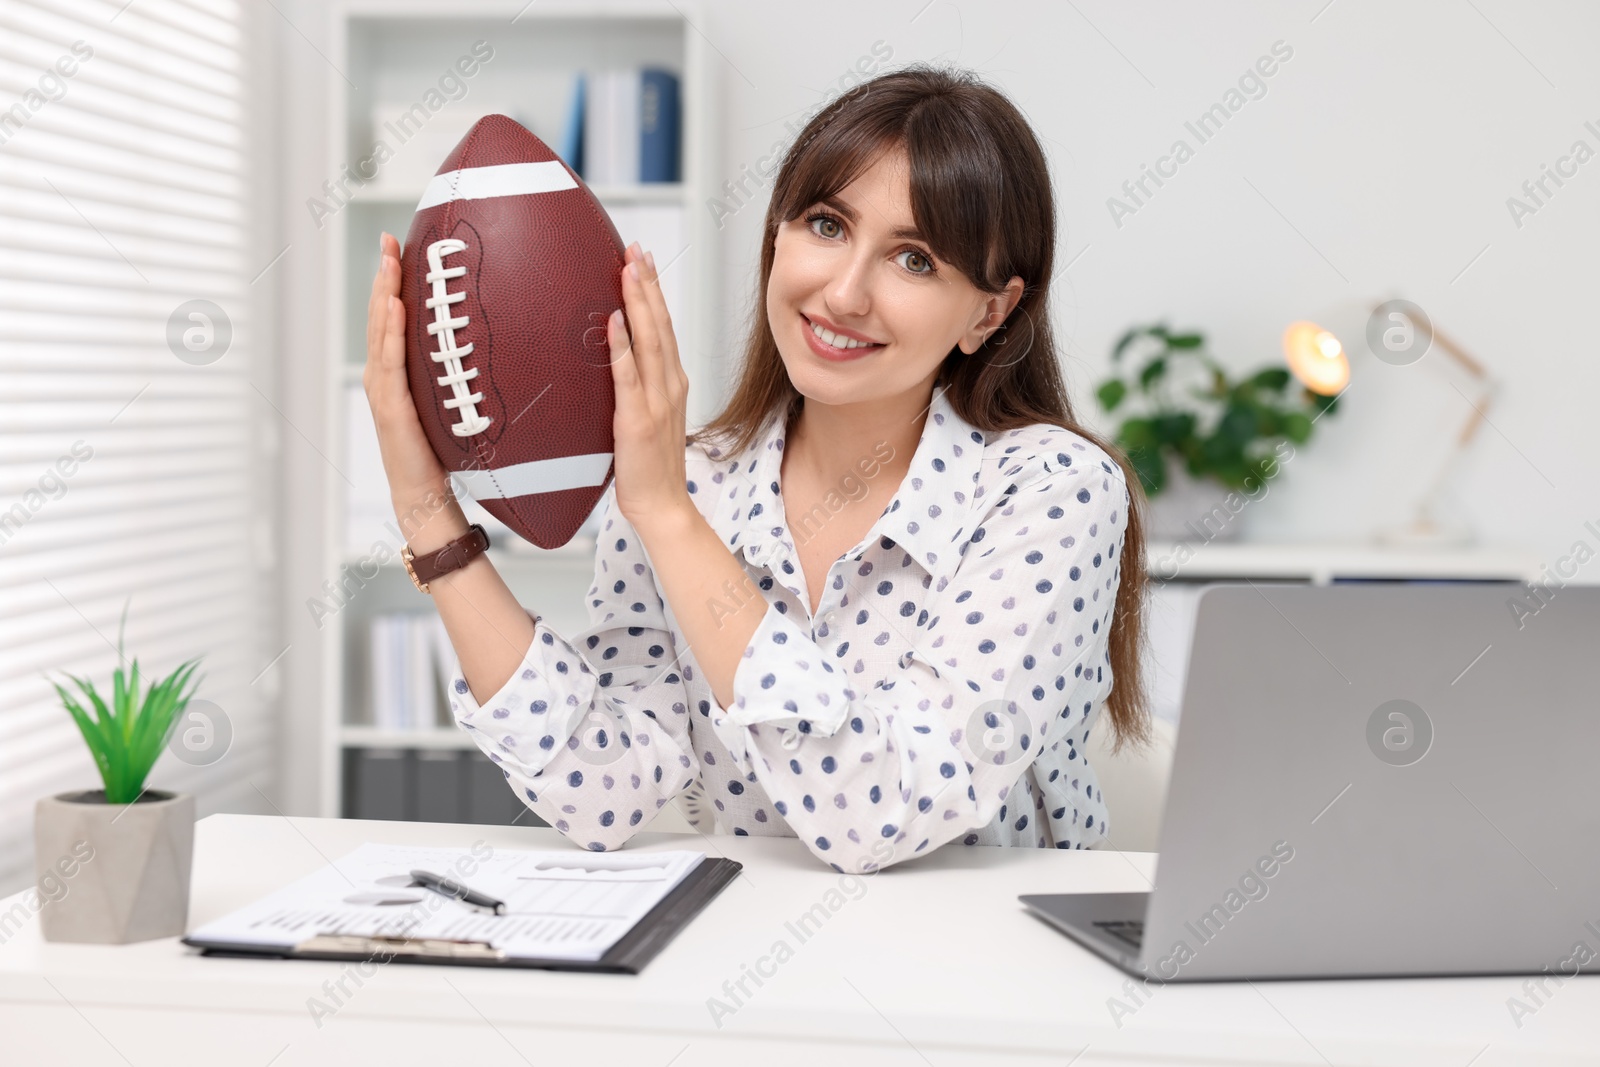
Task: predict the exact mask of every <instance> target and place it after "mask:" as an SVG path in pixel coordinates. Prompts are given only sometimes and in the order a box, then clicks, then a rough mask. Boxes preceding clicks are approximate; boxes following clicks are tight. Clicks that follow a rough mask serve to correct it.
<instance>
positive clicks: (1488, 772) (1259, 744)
mask: <svg viewBox="0 0 1600 1067" xmlns="http://www.w3.org/2000/svg"><path fill="white" fill-rule="evenodd" d="M1596 781H1600V588H1593V587H1591V588H1584V587H1578V586H1567V587H1564V588H1545V589H1543V590H1540V591H1539V592H1538V595H1535V593H1534V592H1531V591H1530V590H1529V588H1528V587H1525V586H1522V585H1517V584H1511V583H1499V582H1486V583H1448V584H1409V583H1371V584H1365V583H1363V584H1351V585H1332V586H1284V585H1269V584H1262V583H1250V584H1247V585H1219V586H1214V587H1211V588H1208V589H1207V590H1206V591H1205V592H1204V593H1203V594H1202V595H1201V597H1200V600H1199V604H1198V607H1197V613H1196V619H1195V629H1194V640H1193V645H1192V648H1191V654H1190V657H1189V671H1188V676H1187V678H1186V680H1185V687H1184V695H1183V706H1182V715H1181V724H1180V728H1179V731H1178V739H1177V745H1176V748H1175V750H1174V753H1173V766H1172V778H1171V783H1170V785H1169V787H1168V792H1167V800H1166V811H1165V815H1164V817H1163V820H1162V827H1161V837H1160V862H1159V864H1158V867H1157V871H1156V877H1155V883H1154V887H1153V888H1152V890H1151V891H1150V892H1147V893H1112V894H1074V893H1046V894H1034V895H1027V896H1021V897H1019V898H1018V899H1020V900H1021V901H1022V903H1023V904H1024V905H1025V906H1026V907H1027V908H1028V910H1029V911H1031V912H1032V913H1033V914H1034V915H1036V916H1038V917H1039V918H1041V919H1043V920H1044V921H1045V922H1047V923H1049V924H1050V925H1051V926H1053V927H1055V928H1056V929H1058V930H1060V931H1061V932H1063V933H1065V934H1067V935H1068V936H1069V937H1071V938H1073V939H1075V940H1076V941H1077V942H1079V943H1080V944H1081V945H1083V946H1084V947H1085V948H1087V949H1089V950H1090V951H1092V952H1095V953H1098V954H1099V955H1101V956H1103V957H1105V958H1106V959H1107V960H1109V961H1111V962H1112V963H1113V964H1115V965H1116V966H1118V967H1120V968H1122V969H1123V970H1125V971H1127V972H1129V973H1130V974H1133V975H1135V976H1136V977H1140V978H1145V979H1148V980H1150V981H1152V982H1162V983H1164V982H1186V981H1207V980H1218V979H1247V978H1248V979H1258V978H1331V977H1352V978H1354V977H1381V976H1396V977H1398V976H1435V975H1467V974H1535V973H1545V974H1548V975H1551V976H1554V977H1553V978H1552V979H1551V980H1560V979H1562V978H1564V977H1565V976H1568V975H1573V974H1577V973H1579V972H1580V971H1581V972H1585V973H1593V972H1600V849H1597V847H1596V843H1597V842H1600V791H1597V790H1596V787H1595V783H1596ZM1112 818H1113V820H1114V819H1115V818H1116V812H1115V811H1114V810H1113V812H1112Z"/></svg>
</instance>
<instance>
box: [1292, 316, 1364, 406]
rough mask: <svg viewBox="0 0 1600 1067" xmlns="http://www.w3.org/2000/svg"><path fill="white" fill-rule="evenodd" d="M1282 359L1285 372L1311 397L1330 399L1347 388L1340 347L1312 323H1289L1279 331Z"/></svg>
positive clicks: (1345, 361) (1346, 363) (1347, 368)
mask: <svg viewBox="0 0 1600 1067" xmlns="http://www.w3.org/2000/svg"><path fill="white" fill-rule="evenodd" d="M1283 358H1284V359H1285V361H1287V362H1288V364H1289V371H1290V373H1292V374H1293V375H1294V376H1295V377H1296V378H1298V379H1299V380H1300V384H1301V385H1304V386H1305V387H1306V388H1307V389H1309V390H1311V391H1312V392H1313V393H1318V394H1320V395H1322V396H1334V395H1336V394H1338V393H1339V392H1340V391H1341V390H1343V389H1344V387H1345V386H1346V385H1349V384H1350V360H1349V357H1347V356H1346V355H1345V354H1344V345H1342V344H1340V343H1339V339H1338V338H1337V337H1335V336H1334V335H1333V334H1331V333H1329V332H1328V331H1327V330H1324V329H1323V328H1322V327H1321V326H1318V325H1317V324H1316V323H1314V322H1305V321H1300V322H1291V323H1290V324H1289V328H1288V329H1286V330H1284V331H1283Z"/></svg>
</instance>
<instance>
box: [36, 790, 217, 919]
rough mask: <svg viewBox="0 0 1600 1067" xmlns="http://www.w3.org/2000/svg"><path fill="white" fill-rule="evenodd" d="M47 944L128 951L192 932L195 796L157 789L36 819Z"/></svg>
mask: <svg viewBox="0 0 1600 1067" xmlns="http://www.w3.org/2000/svg"><path fill="white" fill-rule="evenodd" d="M33 851H34V869H35V871H36V872H37V874H38V882H37V884H38V891H39V901H40V910H39V925H40V928H41V930H42V931H43V933H44V939H45V940H46V941H78V942H86V943H91V944H97V945H125V944H129V943H130V942H134V941H149V940H151V939H152V938H157V937H178V936H181V935H182V934H184V933H187V932H188V923H189V871H190V866H191V863H192V861H193V859H194V796H193V794H190V793H169V792H165V791H162V790H158V789H151V790H148V791H146V792H145V794H144V795H143V796H142V797H140V798H139V800H138V801H137V802H136V803H133V804H108V803H106V792H105V790H104V789H92V790H84V791H81V792H71V793H58V794H57V795H55V796H53V797H45V798H44V799H42V800H40V801H39V803H38V804H37V805H36V806H35V807H34V812H33Z"/></svg>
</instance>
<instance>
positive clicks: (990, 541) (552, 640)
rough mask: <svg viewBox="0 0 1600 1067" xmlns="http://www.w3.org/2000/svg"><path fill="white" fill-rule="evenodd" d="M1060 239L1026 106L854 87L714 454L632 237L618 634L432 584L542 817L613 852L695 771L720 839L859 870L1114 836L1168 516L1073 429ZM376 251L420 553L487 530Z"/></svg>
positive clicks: (796, 164) (449, 580) (479, 590)
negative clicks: (464, 487)
mask: <svg viewBox="0 0 1600 1067" xmlns="http://www.w3.org/2000/svg"><path fill="white" fill-rule="evenodd" d="M1054 233H1055V218H1054V205H1053V201H1052V196H1051V187H1050V181H1049V174H1048V172H1047V168H1046V165H1045V161H1044V157H1043V154H1042V153H1041V151H1040V149H1039V144H1038V141H1037V139H1036V138H1035V137H1034V135H1033V133H1032V131H1031V130H1030V129H1029V127H1028V125H1027V123H1026V121H1025V120H1024V119H1023V118H1022V116H1021V115H1020V114H1019V113H1018V112H1017V110H1016V108H1015V107H1014V106H1013V105H1012V104H1011V103H1010V102H1009V101H1008V100H1006V98H1005V97H1004V96H1002V95H1001V94H999V93H997V92H995V91H994V90H993V89H990V88H988V87H987V86H985V85H983V84H982V83H980V82H978V81H977V80H976V79H975V78H974V77H973V76H971V75H968V74H963V73H950V72H943V71H936V70H933V69H930V68H926V67H914V68H911V69H906V70H902V71H899V72H895V73H891V74H886V75H883V76H880V77H878V78H876V79H874V80H873V81H870V82H867V83H864V84H863V85H862V86H859V87H857V88H856V89H854V90H852V91H851V92H850V93H848V94H846V95H845V96H843V97H841V98H840V99H838V100H837V101H835V102H833V103H832V104H830V105H829V106H828V107H827V108H825V109H824V110H823V111H821V112H819V113H818V114H817V115H816V116H815V117H814V118H813V119H812V120H811V122H810V123H808V124H807V126H806V128H805V130H804V131H802V133H801V135H800V137H799V139H798V141H797V143H796V144H795V146H794V147H793V148H791V149H790V151H789V153H788V155H787V157H786V158H785V160H784V163H783V165H782V168H781V170H780V171H779V173H778V176H777V179H776V182H775V184H774V187H773V193H772V200H771V204H770V206H769V208H768V212H767V218H766V227H765V232H764V237H763V244H762V255H761V274H760V287H759V290H758V292H759V294H760V296H761V299H762V302H761V304H760V305H759V306H760V307H761V308H762V309H763V310H764V312H765V313H764V314H758V315H757V316H755V320H756V321H755V322H754V324H753V327H752V330H751V335H750V338H749V341H748V342H747V344H746V347H745V353H744V360H743V364H742V367H741V371H740V376H739V379H738V381H737V383H736V385H735V387H734V390H733V394H732V398H731V399H730V401H729V402H728V405H727V407H726V408H725V409H724V410H723V412H722V413H721V415H719V416H718V417H717V418H716V419H714V420H713V421H712V422H711V423H710V424H708V425H707V426H705V427H704V428H702V429H701V430H700V431H699V432H697V433H696V434H694V435H693V436H692V437H690V438H688V441H687V447H685V424H684V414H683V409H684V399H685V396H686V394H687V391H688V386H689V383H688V379H687V377H686V376H685V375H684V372H683V369H682V367H681V366H680V364H679V358H678V351H677V344H676V341H675V339H674V337H673V332H672V324H671V321H670V319H669V317H668V315H667V309H666V304H665V302H664V300H663V299H662V294H661V288H660V286H659V285H658V284H657V282H656V275H655V269H656V268H655V261H654V258H653V256H652V255H651V254H649V253H641V250H640V249H639V248H638V247H637V246H634V247H631V248H629V249H628V252H627V257H626V266H625V267H624V269H623V272H622V275H623V277H622V285H623V294H624V302H625V305H626V311H627V318H626V321H624V319H623V316H622V312H621V310H619V311H618V312H616V313H614V314H613V315H612V318H611V321H610V323H609V325H608V337H609V343H610V345H611V351H612V358H613V364H612V366H613V379H614V382H615V386H616V418H615V423H614V430H615V440H616V446H615V485H614V493H608V494H607V495H606V498H605V500H604V502H603V507H604V518H603V520H602V526H601V534H600V537H599V545H598V551H597V559H596V561H595V583H594V586H593V587H592V588H591V589H590V591H589V607H590V618H591V622H592V624H593V625H592V626H591V627H590V629H589V630H587V631H586V632H584V633H582V634H578V635H575V636H571V637H566V636H563V635H561V634H558V633H556V632H554V631H553V630H552V629H551V628H550V627H549V626H547V625H546V624H545V623H544V622H543V621H542V619H540V618H539V617H538V615H537V614H530V613H529V612H527V611H525V610H524V609H523V608H522V607H521V606H520V605H519V604H518V603H517V602H516V600H515V598H514V597H513V596H512V594H511V592H510V591H509V590H508V589H507V588H506V585H505V583H504V582H503V581H502V580H501V579H500V576H499V575H498V574H497V573H496V572H495V570H494V568H493V566H492V565H491V564H490V563H489V562H488V560H487V559H486V558H484V557H483V556H481V555H480V556H478V557H477V558H476V559H474V560H473V561H472V562H471V563H469V564H467V565H466V566H465V567H463V568H461V569H459V570H457V571H454V572H452V573H451V574H449V575H447V576H445V577H444V578H441V579H439V580H437V581H435V582H433V583H431V585H430V593H431V595H432V596H433V598H434V600H435V602H436V604H437V605H438V609H439V612H440V615H441V616H442V617H443V619H444V623H445V627H446V629H447V630H448V632H449V634H450V638H451V641H452V642H453V644H454V646H455V648H456V651H457V653H458V655H459V657H460V661H461V672H460V674H459V676H458V677H456V678H455V679H454V680H453V685H452V690H451V694H450V695H451V709H452V711H453V713H454V714H455V716H456V719H457V721H458V722H459V723H460V724H461V725H462V726H463V727H464V728H465V729H467V730H468V731H469V732H470V733H471V735H472V737H473V739H474V741H475V742H476V743H477V744H478V745H479V747H480V748H482V749H483V751H484V752H485V753H487V754H488V756H489V757H490V758H491V759H493V760H495V761H496V762H498V763H499V764H500V766H501V768H502V770H503V771H504V772H505V775H506V778H507V780H508V782H509V783H510V784H511V786H512V788H514V789H515V790H516V793H517V796H518V797H519V798H520V799H522V801H523V802H524V803H525V804H526V805H527V806H528V807H530V808H531V809H533V810H534V811H535V812H537V813H538V814H539V815H540V816H542V817H543V818H544V819H546V820H547V821H548V822H549V823H551V824H552V825H554V826H555V827H557V828H558V829H559V830H560V831H561V832H562V833H563V834H566V835H567V836H569V837H570V838H572V839H573V840H574V841H576V842H578V843H580V844H582V845H584V846H585V847H587V848H590V849H593V850H596V851H603V850H606V849H611V848H616V847H618V846H620V845H621V844H622V843H623V842H624V841H626V840H627V839H628V838H629V837H630V836H631V835H632V834H634V833H635V832H637V831H638V830H640V829H641V828H643V827H645V826H647V825H648V824H649V820H650V819H651V818H652V817H653V816H654V815H655V813H656V811H657V810H659V809H660V808H661V807H662V806H663V805H664V804H666V802H667V801H668V800H669V799H671V798H672V797H674V796H676V795H678V794H680V793H682V792H684V791H685V790H688V789H691V788H697V789H702V790H703V793H704V796H705V798H706V799H708V800H709V802H710V806H711V807H712V808H714V809H715V814H714V815H712V820H713V821H714V825H715V828H716V829H718V830H721V831H723V832H729V831H731V832H732V833H735V834H764V835H775V836H794V835H798V836H799V837H800V838H801V839H802V840H804V841H805V843H806V845H807V847H809V848H810V849H811V850H812V852H813V853H815V854H816V855H817V857H818V858H819V859H821V860H823V861H824V862H826V863H827V864H829V866H831V867H833V869H834V870H836V871H840V872H841V873H843V872H851V873H859V872H866V871H872V870H876V869H879V868H881V867H883V866H887V865H889V864H891V863H894V862H898V861H900V860H904V859H907V858H910V857H912V856H916V855H919V854H921V853H924V852H926V851H929V850H932V849H934V848H937V847H939V846H940V845H941V844H944V843H945V842H948V841H953V840H960V841H962V842H963V843H965V844H969V845H971V844H1018V845H1031V846H1038V847H1052V846H1053V847H1057V848H1082V847H1087V846H1092V845H1095V844H1097V843H1099V842H1101V841H1103V840H1104V837H1105V833H1106V824H1107V812H1106V809H1105V804H1104V801H1103V798H1102V797H1101V794H1100V790H1099V788H1098V786H1097V783H1096V779H1095V774H1094V770H1093V769H1092V768H1091V767H1089V765H1088V763H1087V762H1086V760H1085V757H1084V753H1083V746H1084V744H1085V741H1086V739H1087V737H1088V734H1089V731H1090V729H1091V728H1093V726H1094V724H1095V722H1096V719H1097V718H1098V712H1099V709H1100V707H1101V706H1102V705H1104V706H1105V707H1106V708H1107V710H1108V712H1109V716H1110V720H1111V722H1110V726H1111V729H1112V730H1113V731H1114V733H1115V735H1116V737H1117V739H1118V741H1119V743H1120V742H1121V741H1125V740H1129V739H1133V740H1141V739H1142V738H1143V737H1144V736H1145V733H1146V730H1147V728H1148V727H1147V719H1146V716H1145V711H1144V706H1143V697H1142V692H1141V689H1140V685H1139V670H1138V648H1139V640H1140V598H1141V594H1142V584H1143V578H1144V567H1143V544H1142V537H1141V535H1140V531H1139V520H1138V515H1139V506H1140V505H1139V494H1138V492H1137V490H1136V489H1134V490H1130V484H1131V483H1130V481H1129V480H1128V478H1127V476H1126V473H1125V472H1126V468H1125V467H1124V466H1123V465H1122V461H1121V459H1120V457H1117V458H1114V456H1115V454H1114V453H1113V452H1112V451H1111V450H1110V449H1109V448H1108V447H1107V446H1105V445H1103V444H1101V443H1099V442H1097V441H1096V439H1095V438H1094V437H1093V436H1092V435H1091V434H1089V433H1088V432H1086V431H1084V430H1083V429H1080V428H1078V427H1077V426H1076V425H1075V424H1074V422H1073V419H1072V414H1071V409H1070V406H1069V404H1068V401H1067V398H1066V395H1065V391H1064V387H1063V383H1062V379H1061V376H1060V371H1059V368H1058V365H1057V358H1056V351H1055V347H1054V343H1053V341H1052V336H1051V331H1050V327H1049V314H1048V310H1047V304H1046V301H1047V297H1048V290H1049V282H1050V279H1051V272H1052V264H1053V258H1054ZM383 251H384V256H383V263H382V267H381V269H380V271H379V274H378V277H377V279H376V280H375V282H374V285H373V303H372V306H371V309H370V322H369V327H368V352H369V355H368V362H367V368H366V373H365V382H366V388H367V393H368V397H369V399H370V401H371V405H372V409H373V414H374V418H375V420H376V422H377V427H378V433H379V440H380V444H381V447H382V453H383V461H384V468H385V470H386V472H387V474H388V478H389V482H390V488H391V491H392V494H393V498H394V503H395V507H396V511H397V513H398V514H400V515H401V516H403V517H404V516H415V515H419V514H426V513H427V511H428V509H426V508H422V507H420V506H419V503H418V502H419V501H423V500H425V499H429V498H433V499H438V498H439V497H441V496H442V497H443V498H444V499H445V500H446V501H447V504H446V506H445V507H443V508H434V509H432V513H431V514H427V517H426V518H425V519H424V520H423V521H422V522H421V523H420V525H416V526H414V527H413V528H412V529H410V530H408V535H409V536H411V538H412V539H411V542H410V545H411V547H412V549H413V550H414V551H416V552H418V553H422V552H426V551H430V550H433V549H436V548H438V547H439V546H442V545H444V544H446V543H448V542H449V541H451V540H453V539H454V538H456V537H458V536H460V535H462V534H463V533H464V532H465V531H466V529H467V524H466V521H465V519H464V518H463V517H462V514H461V511H460V508H459V507H458V506H456V505H455V504H454V502H453V500H450V499H449V495H448V492H447V490H446V488H445V487H446V484H447V483H446V478H445V472H444V471H443V470H442V469H441V467H440V465H439V463H438V461H437V460H436V459H435V458H434V456H433V453H432V452H431V450H430V449H429V447H428V444H427V442H426V440H425V438H424V437H423V434H422V430H421V428H420V425H419V424H418V421H417V417H416V411H415V409H414V408H413V406H412V402H411V398H410V394H409V392H408V389H407V384H406V377H405V370H404V344H403V341H402V337H403V332H402V331H403V319H404V311H403V308H402V305H401V303H400V301H399V299H398V298H397V297H396V295H395V294H396V293H397V292H398V291H399V280H400V273H399V272H400V268H399V247H398V244H397V243H396V242H395V240H394V238H393V237H391V236H389V235H387V234H385V235H384V237H383ZM630 334H631V337H630ZM791 517H793V518H791ZM1113 683H1115V684H1114V685H1113ZM697 780H698V781H697Z"/></svg>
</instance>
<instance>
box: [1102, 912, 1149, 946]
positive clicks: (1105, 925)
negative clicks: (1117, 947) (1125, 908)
mask: <svg viewBox="0 0 1600 1067" xmlns="http://www.w3.org/2000/svg"><path fill="white" fill-rule="evenodd" d="M1095 925H1096V926H1098V927H1099V928H1100V929H1102V930H1104V931H1105V932H1106V933H1108V934H1110V935H1111V936H1112V937H1114V938H1116V939H1117V940H1118V941H1121V942H1124V943H1125V944H1128V945H1131V946H1133V947H1134V948H1142V947H1144V923H1143V922H1142V921H1140V920H1138V919H1120V920H1117V921H1115V922H1098V923H1095Z"/></svg>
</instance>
